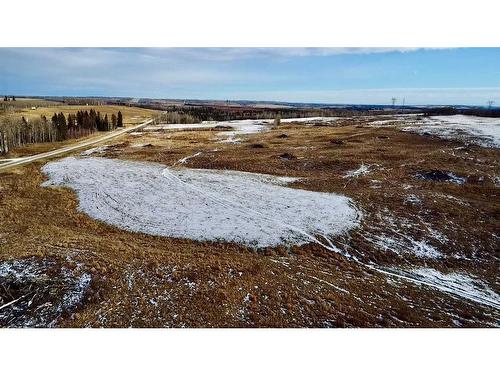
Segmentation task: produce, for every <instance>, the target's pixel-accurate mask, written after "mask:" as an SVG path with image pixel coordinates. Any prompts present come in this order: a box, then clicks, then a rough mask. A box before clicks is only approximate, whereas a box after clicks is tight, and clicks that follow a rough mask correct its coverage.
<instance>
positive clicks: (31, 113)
mask: <svg viewBox="0 0 500 375" xmlns="http://www.w3.org/2000/svg"><path fill="white" fill-rule="evenodd" d="M30 108H31V107H30ZM91 109H94V110H96V111H98V112H101V114H102V115H103V116H104V115H105V114H107V115H108V117H110V116H111V115H112V114H116V113H118V111H121V112H122V114H123V122H124V124H125V125H131V124H137V123H139V122H142V121H144V120H145V119H147V118H149V117H151V116H152V115H153V114H155V113H157V112H158V111H155V110H152V109H144V108H136V107H125V106H117V105H59V106H57V108H54V107H37V108H36V109H23V110H21V111H18V112H16V113H15V115H21V116H25V117H31V118H33V117H38V116H40V115H45V116H47V118H50V117H51V116H52V115H53V114H54V112H62V113H64V114H65V115H66V116H67V115H68V114H72V115H74V114H76V113H77V112H78V111H90V110H91Z"/></svg>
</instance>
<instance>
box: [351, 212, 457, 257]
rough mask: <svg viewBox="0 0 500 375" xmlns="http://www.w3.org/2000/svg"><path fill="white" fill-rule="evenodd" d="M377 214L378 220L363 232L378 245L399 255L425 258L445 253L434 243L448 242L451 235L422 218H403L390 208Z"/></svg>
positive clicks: (370, 240) (363, 234) (367, 239)
mask: <svg viewBox="0 0 500 375" xmlns="http://www.w3.org/2000/svg"><path fill="white" fill-rule="evenodd" d="M376 216H377V219H378V220H377V221H375V223H374V224H372V225H370V226H369V227H368V230H366V231H364V232H360V234H361V235H362V237H363V238H364V239H365V240H366V241H367V242H370V243H372V244H373V245H374V246H375V248H376V249H380V250H382V251H392V252H394V253H396V254H399V255H405V254H412V255H414V256H416V257H419V258H424V259H436V258H441V257H443V254H442V253H441V252H440V251H439V250H438V249H437V248H436V247H435V246H434V244H436V245H437V244H446V243H447V242H448V239H447V238H446V236H444V235H443V234H442V233H440V232H438V231H437V230H434V229H433V228H432V227H431V226H430V225H428V224H427V223H425V222H424V221H423V220H410V219H408V218H401V217H398V216H396V215H394V214H393V213H392V212H390V211H389V210H388V209H384V210H382V211H381V212H378V213H377V214H376ZM414 232H416V233H419V234H420V236H419V237H417V238H419V239H415V237H414V234H413V233H414Z"/></svg>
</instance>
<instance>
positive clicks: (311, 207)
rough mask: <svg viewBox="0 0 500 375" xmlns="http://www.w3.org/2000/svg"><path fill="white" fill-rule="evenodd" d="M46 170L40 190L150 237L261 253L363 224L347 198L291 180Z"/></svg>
mask: <svg viewBox="0 0 500 375" xmlns="http://www.w3.org/2000/svg"><path fill="white" fill-rule="evenodd" d="M43 172H44V173H46V174H47V176H48V177H49V181H47V182H45V183H44V184H43V186H67V187H70V188H72V189H74V190H75V191H76V192H77V194H78V197H79V200H80V204H79V208H80V210H82V211H83V212H85V213H87V214H88V215H89V216H91V217H93V218H95V219H98V220H102V221H104V222H107V223H109V224H112V225H116V226H117V227H120V228H122V229H125V230H130V231H135V232H142V233H147V234H152V235H160V236H168V237H176V238H190V239H195V240H199V241H227V242H237V243H242V244H245V245H248V246H252V247H255V248H262V247H268V246H277V245H280V244H285V245H291V244H299V245H300V244H304V243H307V242H317V241H318V240H317V239H316V237H315V236H318V235H319V236H323V237H325V238H327V237H328V236H334V235H341V234H345V233H346V232H347V231H349V230H351V229H353V228H355V227H357V226H358V225H359V222H360V220H361V214H360V212H359V211H358V210H357V209H356V208H355V207H354V204H353V202H352V200H351V199H349V198H347V197H345V196H342V195H337V194H331V193H320V192H313V191H307V190H301V189H292V188H288V187H285V185H287V184H289V183H290V182H293V181H296V180H297V179H296V178H291V177H276V176H271V175H263V174H255V173H246V172H237V171H217V170H202V169H185V168H181V169H169V168H165V167H164V166H163V165H160V164H155V163H141V162H129V161H121V160H114V159H106V158H80V159H78V158H73V157H70V158H65V159H62V160H59V161H55V162H51V163H48V164H46V165H45V166H44V167H43Z"/></svg>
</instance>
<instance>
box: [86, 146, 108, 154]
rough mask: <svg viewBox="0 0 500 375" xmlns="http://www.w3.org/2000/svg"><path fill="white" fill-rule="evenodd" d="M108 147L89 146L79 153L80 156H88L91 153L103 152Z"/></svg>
mask: <svg viewBox="0 0 500 375" xmlns="http://www.w3.org/2000/svg"><path fill="white" fill-rule="evenodd" d="M108 148H109V146H108V145H104V146H99V147H94V148H89V149H88V150H85V151H83V152H81V153H80V155H81V156H90V155H93V154H104V153H105V152H106V151H107V150H108Z"/></svg>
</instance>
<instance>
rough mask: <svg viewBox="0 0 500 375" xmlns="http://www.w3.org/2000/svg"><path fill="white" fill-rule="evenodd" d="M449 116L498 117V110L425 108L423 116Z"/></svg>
mask: <svg viewBox="0 0 500 375" xmlns="http://www.w3.org/2000/svg"><path fill="white" fill-rule="evenodd" d="M451 115H468V116H480V117H500V110H499V109H486V108H453V107H439V108H426V109H425V110H424V116H451Z"/></svg>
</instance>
